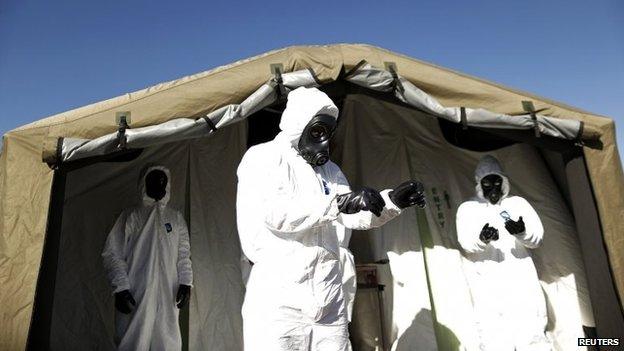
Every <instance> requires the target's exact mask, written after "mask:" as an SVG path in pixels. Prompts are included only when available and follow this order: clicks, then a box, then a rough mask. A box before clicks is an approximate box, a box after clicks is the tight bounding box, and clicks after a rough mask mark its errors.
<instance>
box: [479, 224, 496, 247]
mask: <svg viewBox="0 0 624 351" xmlns="http://www.w3.org/2000/svg"><path fill="white" fill-rule="evenodd" d="M479 239H481V241H483V242H484V243H486V244H487V243H489V242H490V241H496V240H498V229H496V228H494V227H490V223H485V225H484V226H483V229H481V234H479Z"/></svg>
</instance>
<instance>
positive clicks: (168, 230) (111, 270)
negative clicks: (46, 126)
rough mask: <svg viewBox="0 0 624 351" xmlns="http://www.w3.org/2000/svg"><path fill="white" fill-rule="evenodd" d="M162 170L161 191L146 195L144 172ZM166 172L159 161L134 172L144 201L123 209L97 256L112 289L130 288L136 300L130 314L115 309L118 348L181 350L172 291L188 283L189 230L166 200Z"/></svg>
mask: <svg viewBox="0 0 624 351" xmlns="http://www.w3.org/2000/svg"><path fill="white" fill-rule="evenodd" d="M156 169H158V170H161V171H163V172H165V174H166V175H167V178H168V179H169V181H168V182H167V187H166V194H165V196H164V197H163V198H162V199H161V200H160V201H155V200H154V199H152V198H150V197H149V196H147V194H146V191H145V177H146V175H147V174H148V173H149V172H150V171H152V170H156ZM169 184H171V176H170V173H169V170H168V169H166V168H165V167H162V166H151V167H147V168H146V169H144V170H143V172H142V173H141V176H140V177H139V189H140V194H141V195H142V201H143V203H142V204H141V205H140V206H138V207H135V208H131V209H128V210H125V211H124V212H123V213H122V214H121V215H120V216H119V218H117V221H116V223H115V225H114V226H113V229H112V230H111V231H110V233H109V234H108V238H107V240H106V244H105V247H104V251H103V252H102V258H103V261H104V268H105V270H106V272H107V274H108V278H109V280H110V283H111V285H112V287H113V289H114V292H115V293H116V292H119V291H123V290H130V293H131V294H132V296H133V297H134V299H135V300H136V306H134V309H133V310H132V312H131V313H130V314H123V313H121V312H119V311H115V331H116V335H115V339H116V340H115V341H116V343H117V345H118V350H145V351H147V350H151V351H155V350H163V351H164V350H167V351H169V350H180V349H181V347H182V344H181V343H182V339H181V335H180V327H179V325H178V313H179V310H178V308H177V307H176V301H175V300H176V291H177V289H178V287H179V285H180V284H182V285H191V283H192V281H193V273H192V270H191V259H190V245H189V234H188V229H187V226H186V221H185V220H184V217H183V216H182V214H181V213H180V212H178V211H176V210H174V209H171V208H169V207H168V206H167V202H168V201H169V195H170V186H169Z"/></svg>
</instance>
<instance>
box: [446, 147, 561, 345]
mask: <svg viewBox="0 0 624 351" xmlns="http://www.w3.org/2000/svg"><path fill="white" fill-rule="evenodd" d="M491 174H496V175H499V176H500V177H501V178H502V180H503V182H502V197H501V198H500V200H499V201H498V203H495V204H492V203H491V202H490V201H488V199H486V198H485V197H484V195H483V189H482V187H481V180H482V179H483V178H484V177H486V176H488V175H491ZM475 181H476V183H477V186H476V191H477V196H476V197H475V198H474V199H472V200H469V201H466V202H464V203H462V204H461V206H460V207H459V209H458V210H457V226H456V227H457V236H458V241H459V243H460V245H461V247H462V248H463V249H464V256H465V258H466V260H465V261H464V262H465V265H464V271H465V274H466V278H467V280H468V284H469V286H470V290H471V295H472V301H473V305H474V311H475V315H476V320H477V324H478V330H479V336H480V340H481V342H480V346H481V350H492V351H506V350H509V351H513V350H519V351H523V350H544V351H546V350H551V346H550V343H549V341H548V339H547V338H546V336H545V329H546V324H547V319H548V317H547V314H546V302H545V298H544V294H543V292H542V288H541V285H540V282H539V279H538V276H537V272H536V270H535V266H534V264H533V260H532V258H531V254H530V252H529V249H534V248H537V247H538V246H539V245H540V244H541V241H542V237H543V234H544V228H543V227H542V223H541V221H540V219H539V217H538V215H537V213H536V212H535V210H534V209H533V207H532V206H531V205H530V204H529V203H528V202H527V201H526V200H525V199H524V198H522V197H519V196H509V180H508V179H507V177H506V176H505V174H504V173H503V170H502V168H501V166H500V164H499V162H498V161H497V160H496V159H495V158H494V157H492V156H485V157H484V158H483V159H482V160H481V161H480V162H479V165H478V166H477V169H476V172H475ZM503 211H506V212H507V213H508V214H509V215H510V217H511V219H512V220H514V221H518V220H519V217H522V218H523V221H524V222H525V225H526V230H525V232H524V233H519V234H517V235H512V234H510V233H509V232H508V231H507V230H506V228H505V219H503V215H504V214H503V215H501V212H503ZM486 223H488V224H489V226H491V227H494V228H496V229H497V230H498V233H499V239H498V240H494V241H490V242H489V243H487V244H486V243H484V242H483V241H482V240H480V239H479V235H480V233H481V230H482V228H483V226H484V225H485V224H486Z"/></svg>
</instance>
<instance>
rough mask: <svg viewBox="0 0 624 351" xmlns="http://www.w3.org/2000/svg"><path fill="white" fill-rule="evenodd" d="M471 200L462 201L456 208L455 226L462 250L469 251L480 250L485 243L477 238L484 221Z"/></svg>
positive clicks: (485, 245)
mask: <svg viewBox="0 0 624 351" xmlns="http://www.w3.org/2000/svg"><path fill="white" fill-rule="evenodd" d="M477 212H478V211H477V209H476V208H475V207H474V206H471V201H468V202H464V203H463V204H461V205H460V206H459V208H458V209H457V216H456V218H455V224H456V225H455V228H457V241H458V242H459V245H460V246H461V247H462V248H463V249H464V251H466V252H469V253H475V252H482V251H484V250H485V248H486V247H487V244H486V243H484V242H483V241H481V239H479V234H481V228H483V225H484V224H485V223H481V222H483V221H482V220H481V217H480V216H479V213H477Z"/></svg>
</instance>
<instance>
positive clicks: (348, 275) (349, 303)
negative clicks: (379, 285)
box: [336, 223, 357, 322]
mask: <svg viewBox="0 0 624 351" xmlns="http://www.w3.org/2000/svg"><path fill="white" fill-rule="evenodd" d="M336 234H337V235H338V245H339V246H340V267H341V268H342V291H343V293H344V301H345V306H346V308H347V317H348V320H349V322H351V321H352V318H353V304H354V303H355V293H356V292H357V276H356V270H355V259H354V258H353V253H351V250H349V241H350V239H351V229H348V228H345V227H344V226H343V225H341V224H339V223H338V224H336Z"/></svg>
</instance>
